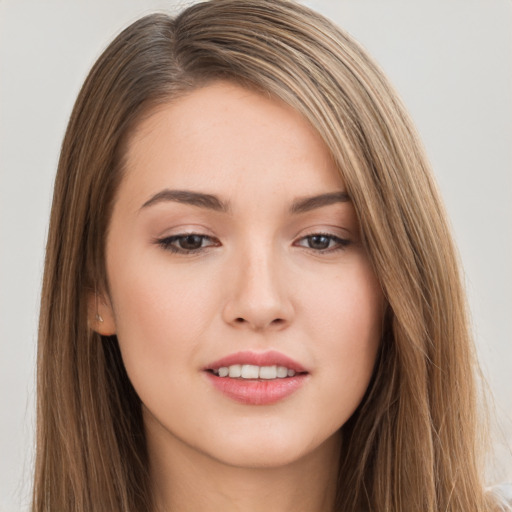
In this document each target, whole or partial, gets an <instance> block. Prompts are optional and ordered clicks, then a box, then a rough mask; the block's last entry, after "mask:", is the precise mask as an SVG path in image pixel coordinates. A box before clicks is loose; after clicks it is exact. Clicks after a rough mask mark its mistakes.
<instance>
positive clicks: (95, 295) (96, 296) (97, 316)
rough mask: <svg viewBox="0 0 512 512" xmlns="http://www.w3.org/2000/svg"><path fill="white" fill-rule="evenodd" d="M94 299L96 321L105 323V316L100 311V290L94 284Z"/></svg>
mask: <svg viewBox="0 0 512 512" xmlns="http://www.w3.org/2000/svg"><path fill="white" fill-rule="evenodd" d="M94 301H95V302H96V322H100V323H103V317H102V316H101V315H100V314H99V313H98V291H97V290H96V286H94Z"/></svg>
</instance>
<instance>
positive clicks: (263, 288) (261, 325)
mask: <svg viewBox="0 0 512 512" xmlns="http://www.w3.org/2000/svg"><path fill="white" fill-rule="evenodd" d="M247 253H249V254H245V255H241V256H240V257H239V258H237V261H236V265H233V267H232V268H231V269H230V275H231V277H230V278H229V279H228V282H227V283H226V284H227V291H228V298H227V301H226V303H225V305H224V309H223V318H224V321H225V322H227V323H229V324H230V325H232V326H234V327H236V328H245V329H250V330H252V331H266V330H280V329H284V328H285V327H286V326H287V325H289V323H290V322H291V320H292V317H293V313H294V310H293V305H292V302H291V297H290V294H289V283H288V282H286V279H285V277H284V275H283V272H282V270H283V262H282V261H279V258H277V257H276V256H275V255H273V254H272V251H271V250H268V249H267V250H266V251H265V250H260V251H259V252H258V253H257V254H256V253H254V252H252V253H251V251H247ZM233 269H234V271H233Z"/></svg>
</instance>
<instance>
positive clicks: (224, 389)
mask: <svg viewBox="0 0 512 512" xmlns="http://www.w3.org/2000/svg"><path fill="white" fill-rule="evenodd" d="M206 375H207V377H208V378H209V379H210V382H211V383H212V384H213V385H214V387H215V388H216V389H217V390H219V391H220V392H221V393H223V394H224V395H226V396H227V397H228V398H231V399H232V400H235V401H236V402H239V403H241V404H245V405H270V404H274V403H276V402H279V401H280V400H284V399H285V398H287V397H289V396H290V395H292V394H293V393H295V391H297V390H298V389H299V388H300V387H301V386H302V385H303V384H304V382H305V381H306V378H307V374H298V375H295V376H294V377H286V378H284V379H272V380H259V379H258V380H251V379H233V378H230V377H218V376H217V375H214V374H213V373H210V372H206Z"/></svg>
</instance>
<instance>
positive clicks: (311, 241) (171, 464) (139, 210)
mask: <svg viewBox="0 0 512 512" xmlns="http://www.w3.org/2000/svg"><path fill="white" fill-rule="evenodd" d="M106 258H107V275H108V281H109V292H110V294H109V295H106V294H103V295H101V296H100V301H99V304H98V309H99V313H100V315H101V316H102V318H103V320H104V321H103V322H102V323H101V324H98V323H97V324H96V328H97V330H98V331H99V332H101V333H102V334H113V333H116V334H117V337H118V340H119V344H120V348H121V352H122V356H123V361H124V364H125V367H126V370H127V372H128V375H129V377H130V380H131V381H132V383H133V385H134V387H135V390H136V391H137V393H138V395H139V397H140V398H141V400H142V403H143V411H144V422H145V428H146V432H147V440H148V449H149V456H150V471H151V476H152V482H153V486H154V496H155V502H156V505H157V510H158V512H161V511H171V510H172V511H173V512H198V511H199V512H200V511H208V512H215V511H221V510H222V511H223V512H230V511H232V512H234V511H242V510H243V511H244V512H257V511H258V512H259V511H265V512H287V511H290V512H291V511H293V512H300V511H304V512H327V511H330V510H332V507H333V503H334V496H335V489H336V479H337V470H338V456H339V450H340V436H339V431H340V427H341V426H342V425H343V424H344V423H345V422H346V421H347V419H348V418H350V416H351V415H352V413H353V412H354V410H355V409H356V408H357V406H358V405H359V403H360V401H361V399H362V397H363V395H364V393H365V391H366V389H367V387H368V383H369V381H370V378H371V375H372V371H373V366H374V363H375V358H376V354H377V350H378V346H379V341H380V333H381V324H382V313H383V302H384V301H383V296H382V292H381V289H380V286H379V283H378V281H377V279H376V277H375V275H374V273H373V271H372V268H371V265H370V263H369V261H368V258H367V255H366V252H365V250H364V247H363V245H362V243H361V239H360V234H359V225H358V222H357V216H356V214H355V211H354V207H353V205H352V203H351V201H350V198H349V197H348V195H347V194H346V190H345V187H344V183H343V180H342V178H341V176H340V174H339V172H338V171H337V169H336V166H335V165H334V163H333V161H332V159H331V157H330V154H329V152H328V150H327V148H326V147H325V145H324V143H323V141H322V140H321V139H320V137H319V136H318V135H317V134H316V132H315V131H314V130H313V129H312V128H311V126H310V125H309V124H308V123H307V122H306V121H305V120H304V119H303V118H302V117H301V116H300V115H299V114H298V113H297V112H295V111H293V110H292V109H290V108H289V107H287V106H285V105H284V104H282V103H280V102H277V101H275V100H270V99H268V98H266V97H263V96H261V95H259V94H257V93H255V92H252V91H249V90H246V89H243V88H241V87H239V86H237V85H233V84H231V83H228V82H217V83H214V84H211V85H208V86H206V87H204V88H202V89H199V90H196V91H194V92H192V93H190V94H189V95H187V96H185V97H182V98H180V99H179V100H177V101H175V102H173V103H170V104H168V105H165V106H162V107H160V108H159V109H158V110H157V111H155V112H154V113H153V115H151V116H149V117H148V118H146V119H145V120H144V121H143V122H142V123H141V125H140V126H139V127H138V129H137V130H136V131H135V132H134V134H133V135H132V138H131V140H130V141H129V146H128V154H127V167H126V174H125V176H124V178H123V181H122V183H121V185H120V188H119V191H118V194H117V199H116V203H115V205H114V210H113V215H112V219H111V225H110V229H109V234H108V239H107V255H106ZM95 307H96V306H95ZM91 321H92V322H94V319H91ZM241 353H243V354H244V355H240V354H241ZM247 354H249V355H247ZM275 354H277V356H276V355H275ZM247 357H249V359H251V361H252V360H253V359H258V358H263V359H262V360H265V361H267V362H266V363H261V364H260V363H254V362H252V363H247V361H246V360H245V359H244V358H247ZM233 358H234V359H233ZM237 358H239V359H240V361H239V360H238V359H237ZM273 358H277V359H276V361H275V362H273V361H274V359H273ZM223 359H224V360H226V359H228V360H229V361H230V362H228V363H225V365H224V366H225V367H224V366H223V364H221V363H219V361H221V360H223ZM233 360H234V361H235V362H234V363H233ZM282 361H289V363H286V364H285V363H283V362H282ZM235 363H236V364H235ZM238 363H240V364H238ZM251 365H252V366H254V367H255V368H256V371H257V372H258V371H260V372H263V371H265V372H267V371H271V372H272V371H273V372H274V374H273V376H272V375H271V376H268V375H266V374H265V376H263V373H260V374H258V375H259V377H248V376H247V375H245V376H242V375H235V373H236V371H238V370H236V368H238V367H240V368H241V367H242V366H247V367H249V366H251ZM292 367H293V368H295V370H296V371H295V370H293V368H292ZM269 368H270V370H269ZM282 368H284V372H285V374H284V376H281V377H277V373H276V372H278V371H281V370H282ZM289 370H293V371H292V372H291V373H287V372H288V371H289ZM223 371H226V372H228V373H229V375H224V374H222V372H223ZM251 371H252V369H251ZM232 372H235V373H233V374H232ZM223 379H224V380H223ZM280 379H281V380H280ZM286 379H287V380H286ZM251 380H252V382H253V384H254V386H253V385H252V384H251V383H249V381H251ZM226 383H228V391H226V389H225V388H224V385H225V384H226ZM283 383H284V384H283ZM288 385H290V387H288ZM283 389H284V390H285V392H283ZM233 390H234V391H233ZM288 390H291V391H288ZM280 393H281V394H280Z"/></svg>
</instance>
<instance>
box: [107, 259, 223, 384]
mask: <svg viewBox="0 0 512 512" xmlns="http://www.w3.org/2000/svg"><path fill="white" fill-rule="evenodd" d="M109 277H110V285H111V290H112V303H113V309H114V316H115V320H116V330H117V336H118V340H119V344H120V348H121V352H122V354H123V360H124V363H125V366H126V369H127V371H128V374H129V375H130V378H131V379H132V381H134V384H135V383H136V382H138V381H140V380H143V379H147V378H148V376H151V378H156V377H157V376H158V375H169V372H170V371H172V372H173V373H180V372H182V371H183V368H184V367H185V366H186V363H189V362H190V360H191V359H193V358H194V354H195V353H196V351H197V350H198V349H199V340H200V339H201V337H202V335H203V333H204V332H205V330H207V328H208V325H209V324H210V323H211V320H212V317H213V315H214V314H215V311H214V310H215V308H214V305H215V303H216V298H215V297H214V296H213V290H212V289H211V288H209V287H205V286H204V285H202V286H199V285H198V283H197V280H196V281H194V279H193V278H192V276H190V275H187V273H186V272H183V271H181V272H170V271H169V268H168V267H165V265H164V268H162V265H159V264H155V263H154V262H153V263H149V262H144V261H142V260H135V261H126V260H125V262H124V263H123V264H122V265H119V266H117V267H114V266H113V267H112V270H111V273H110V276H109ZM196 277H197V276H196Z"/></svg>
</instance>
